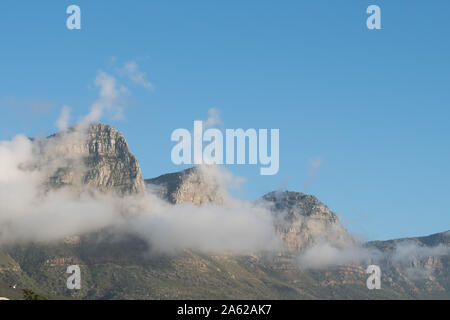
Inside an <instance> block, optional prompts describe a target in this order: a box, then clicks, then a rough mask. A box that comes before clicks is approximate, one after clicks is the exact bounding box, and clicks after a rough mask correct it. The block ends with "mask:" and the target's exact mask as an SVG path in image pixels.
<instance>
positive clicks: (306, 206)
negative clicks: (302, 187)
mask: <svg viewBox="0 0 450 320" xmlns="http://www.w3.org/2000/svg"><path fill="white" fill-rule="evenodd" d="M263 200H265V201H268V202H269V203H271V205H272V206H271V209H272V212H273V213H274V215H275V216H276V217H277V221H276V230H277V232H278V233H279V234H280V236H281V238H282V239H283V240H284V241H285V242H286V243H287V244H288V246H289V248H290V249H293V250H302V249H305V248H307V247H310V246H312V245H314V244H316V243H317V242H319V241H327V242H330V243H332V244H333V245H336V246H338V247H345V246H348V245H353V244H354V243H355V240H354V239H353V237H352V236H351V235H350V234H349V233H348V232H347V230H345V228H344V227H343V226H342V225H341V224H340V222H339V219H338V217H337V216H336V214H335V213H334V212H332V211H331V210H330V209H329V208H328V207H327V206H326V205H324V204H323V203H322V202H320V201H319V200H318V199H317V198H316V197H315V196H312V195H307V194H304V193H301V192H292V191H274V192H270V193H268V194H266V195H265V196H264V197H263Z"/></svg>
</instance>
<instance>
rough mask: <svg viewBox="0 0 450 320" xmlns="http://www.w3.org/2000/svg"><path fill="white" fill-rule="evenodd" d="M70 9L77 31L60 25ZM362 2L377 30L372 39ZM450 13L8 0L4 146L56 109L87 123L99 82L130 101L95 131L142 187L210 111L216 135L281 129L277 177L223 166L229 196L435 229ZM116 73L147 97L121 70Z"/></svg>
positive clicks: (448, 170)
mask: <svg viewBox="0 0 450 320" xmlns="http://www.w3.org/2000/svg"><path fill="white" fill-rule="evenodd" d="M70 4H77V5H79V6H80V7H81V10H82V29H81V30H75V31H69V30H68V29H67V28H66V18H67V16H68V15H67V14H66V12H65V11H66V8H67V6H68V5H70ZM370 4H376V5H379V6H380V7H381V10H382V28H383V29H382V30H377V31H369V30H368V29H367V28H366V22H365V20H366V18H367V14H366V13H365V10H366V8H367V6H368V5H370ZM449 12H450V2H449V1H446V0H435V1H406V0H404V1H400V0H398V1H381V0H371V1H363V0H358V1H357V0H346V1H343V0H342V1H336V0H328V1H324V0H314V1H313V0H308V1H298V0H297V1H265V0H259V1H234V0H227V1H225V0H222V1H211V0H201V1H199V0H192V1H137V0H134V1H117V0H114V1H101V0H95V1H92V0H89V1H87V0H73V1H63V0H58V1H21V0H14V1H10V0H2V1H1V2H0V43H1V47H0V67H1V69H0V70H1V72H0V111H1V117H0V139H2V140H4V139H9V138H11V137H12V136H14V135H15V134H17V133H25V134H27V135H29V136H35V135H45V134H50V133H52V132H53V131H54V130H55V125H54V123H55V121H56V119H57V118H58V116H59V113H60V110H61V107H62V106H63V105H69V106H71V107H72V109H73V111H72V113H73V118H74V120H76V119H77V118H79V117H81V116H83V115H85V114H87V113H88V110H89V107H90V105H91V104H92V102H93V101H94V100H95V99H96V97H97V95H98V90H97V88H95V86H94V79H95V76H96V74H97V72H98V70H103V71H105V72H107V73H109V74H112V75H114V76H116V77H117V79H118V81H120V82H121V83H123V84H124V85H126V86H127V88H128V89H129V94H128V95H127V108H126V110H125V112H124V115H125V119H124V120H122V121H112V120H111V119H108V118H105V119H103V121H104V122H107V123H111V124H113V125H115V126H116V127H117V128H118V129H119V130H120V131H122V132H123V133H124V135H125V137H126V138H127V140H128V142H129V144H130V146H131V149H132V152H133V153H135V154H136V155H137V157H138V158H139V160H140V163H141V167H142V169H143V172H144V175H145V177H154V176H157V175H159V174H162V173H166V172H171V171H177V170H178V169H179V168H177V167H176V166H175V165H173V164H172V163H171V161H170V150H171V148H172V147H173V143H172V142H171V141H170V134H171V132H172V131H173V130H174V129H176V128H191V127H192V125H193V120H195V119H206V118H207V111H208V109H210V108H211V107H216V108H217V109H219V110H220V112H221V117H222V121H223V123H224V125H225V127H226V128H279V129H280V141H281V142H280V143H281V149H280V161H281V164H280V172H279V174H278V175H276V176H272V177H267V176H265V177H264V176H259V168H258V167H255V166H231V167H229V168H230V170H231V171H232V172H233V173H235V174H237V175H241V176H244V177H246V178H247V179H248V183H247V184H246V186H245V187H244V188H243V190H242V191H241V192H239V193H238V196H240V197H244V198H248V199H254V198H257V197H259V196H261V195H263V194H264V193H266V192H269V191H271V190H273V189H277V188H287V189H290V190H295V191H302V192H306V193H311V194H314V195H316V196H317V197H318V198H319V199H320V200H321V201H323V202H324V203H325V204H327V205H328V206H329V207H330V208H331V209H332V210H334V211H335V212H337V213H339V214H340V216H341V219H342V220H343V222H344V224H345V225H346V226H347V227H348V228H349V229H350V230H351V231H352V232H356V233H359V234H362V235H364V236H366V237H367V238H369V239H386V238H393V237H403V236H414V235H425V234H430V233H434V232H440V231H445V230H448V229H450V209H449V205H448V199H449V195H450V148H449V141H450V128H449V120H450V105H449V101H450V44H449V43H450V41H449V39H450V23H449V18H448V15H449ZM112 57H115V60H113V59H112ZM114 61H115V62H114ZM126 61H135V62H136V63H137V64H138V66H139V69H140V70H141V71H142V72H145V73H146V75H147V79H148V81H150V82H151V83H153V84H154V86H155V90H154V91H153V92H150V91H149V90H146V89H145V88H142V87H140V86H137V85H135V84H133V83H131V82H129V81H128V82H127V79H125V78H123V77H121V76H120V75H117V74H116V71H117V68H118V67H120V66H121V65H122V64H123V63H124V62H126ZM310 159H321V160H322V163H321V165H320V167H319V168H318V169H317V172H316V174H315V176H314V177H310V176H309V173H308V162H309V161H310Z"/></svg>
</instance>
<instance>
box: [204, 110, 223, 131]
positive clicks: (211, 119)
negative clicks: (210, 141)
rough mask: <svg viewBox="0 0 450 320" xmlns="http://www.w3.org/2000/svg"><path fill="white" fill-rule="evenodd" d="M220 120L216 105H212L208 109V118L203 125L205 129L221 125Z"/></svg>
mask: <svg viewBox="0 0 450 320" xmlns="http://www.w3.org/2000/svg"><path fill="white" fill-rule="evenodd" d="M222 124H223V123H222V120H221V119H220V112H219V110H218V109H217V108H216V107H212V108H211V109H209V110H208V119H207V120H206V121H205V122H204V124H203V126H204V128H205V129H207V128H212V127H215V126H217V125H222Z"/></svg>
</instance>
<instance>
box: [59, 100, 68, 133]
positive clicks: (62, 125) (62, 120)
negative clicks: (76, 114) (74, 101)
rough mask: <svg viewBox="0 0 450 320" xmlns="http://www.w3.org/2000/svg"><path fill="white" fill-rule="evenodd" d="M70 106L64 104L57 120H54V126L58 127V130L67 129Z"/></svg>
mask: <svg viewBox="0 0 450 320" xmlns="http://www.w3.org/2000/svg"><path fill="white" fill-rule="evenodd" d="M70 110H71V109H70V107H68V106H64V107H63V108H62V110H61V115H60V116H59V118H58V120H57V121H56V127H57V128H58V131H64V130H67V128H68V127H69V120H70Z"/></svg>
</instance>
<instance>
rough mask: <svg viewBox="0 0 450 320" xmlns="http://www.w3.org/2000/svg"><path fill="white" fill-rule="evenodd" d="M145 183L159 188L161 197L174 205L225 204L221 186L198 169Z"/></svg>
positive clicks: (167, 175)
mask: <svg viewBox="0 0 450 320" xmlns="http://www.w3.org/2000/svg"><path fill="white" fill-rule="evenodd" d="M145 183H146V184H147V185H149V186H152V185H153V186H157V187H158V188H157V192H158V193H159V195H160V196H161V197H162V198H164V199H166V200H168V201H169V202H171V203H173V204H179V203H184V202H189V203H192V204H194V205H203V204H208V203H216V204H223V202H224V199H223V193H222V190H221V188H220V186H219V184H218V183H216V182H215V181H213V180H212V179H211V178H210V177H209V176H208V174H207V172H205V171H203V170H202V169H201V168H198V167H194V168H190V169H187V170H184V171H181V172H176V173H170V174H165V175H162V176H159V177H157V178H154V179H148V180H145Z"/></svg>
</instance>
